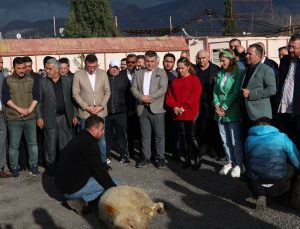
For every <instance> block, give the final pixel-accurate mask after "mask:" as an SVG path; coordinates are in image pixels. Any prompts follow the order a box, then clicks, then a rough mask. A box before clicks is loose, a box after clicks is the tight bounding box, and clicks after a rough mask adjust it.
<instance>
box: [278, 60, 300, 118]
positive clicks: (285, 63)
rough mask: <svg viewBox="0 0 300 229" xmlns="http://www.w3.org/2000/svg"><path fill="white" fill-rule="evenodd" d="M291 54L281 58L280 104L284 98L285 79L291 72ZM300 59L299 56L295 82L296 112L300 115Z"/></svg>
mask: <svg viewBox="0 0 300 229" xmlns="http://www.w3.org/2000/svg"><path fill="white" fill-rule="evenodd" d="M291 59H292V58H291V56H289V55H288V56H284V57H283V58H282V59H281V60H280V66H279V86H278V90H279V95H280V96H279V99H278V105H279V102H280V100H281V98H282V90H283V85H284V81H285V79H286V77H287V74H288V72H289V68H290V63H291ZM299 77H300V59H299V58H297V67H296V72H295V82H294V97H293V98H294V114H295V115H300V78H299Z"/></svg>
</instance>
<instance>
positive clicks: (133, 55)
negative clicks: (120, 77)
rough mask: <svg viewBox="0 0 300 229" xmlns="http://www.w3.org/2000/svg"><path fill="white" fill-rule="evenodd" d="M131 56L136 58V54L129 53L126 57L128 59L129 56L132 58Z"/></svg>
mask: <svg viewBox="0 0 300 229" xmlns="http://www.w3.org/2000/svg"><path fill="white" fill-rule="evenodd" d="M133 57H135V58H138V57H137V55H135V54H133V53H130V54H128V55H127V57H126V59H127V60H128V59H129V58H133Z"/></svg>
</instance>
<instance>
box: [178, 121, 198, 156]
mask: <svg viewBox="0 0 300 229" xmlns="http://www.w3.org/2000/svg"><path fill="white" fill-rule="evenodd" d="M176 129H177V137H178V143H179V150H180V153H182V154H183V156H184V157H185V159H186V160H190V158H191V157H192V158H193V159H195V160H197V158H198V157H200V156H201V155H199V153H200V151H199V141H198V137H197V117H196V118H195V119H194V120H191V121H190V120H184V121H176Z"/></svg>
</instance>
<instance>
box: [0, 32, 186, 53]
mask: <svg viewBox="0 0 300 229" xmlns="http://www.w3.org/2000/svg"><path fill="white" fill-rule="evenodd" d="M188 49H189V46H188V41H187V40H186V39H185V38H183V37H168V36H165V37H112V38H76V39H75V38H74V39H66V38H46V39H20V40H17V39H3V40H0V55H2V56H18V55H22V56H34V55H60V54H77V53H122V52H124V53H130V52H145V51H147V50H154V51H157V52H168V51H184V50H188Z"/></svg>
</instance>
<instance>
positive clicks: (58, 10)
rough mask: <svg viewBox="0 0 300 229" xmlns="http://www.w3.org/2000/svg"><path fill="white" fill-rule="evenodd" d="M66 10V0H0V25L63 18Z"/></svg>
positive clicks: (131, 0)
mask: <svg viewBox="0 0 300 229" xmlns="http://www.w3.org/2000/svg"><path fill="white" fill-rule="evenodd" d="M87 1H88V0H87ZM172 1H174V0H151V1H147V0H142V1H141V0H112V4H115V5H117V4H118V3H120V4H124V3H126V4H136V5H137V6H139V7H140V8H146V7H151V6H154V5H158V4H161V3H168V2H172ZM68 10H69V6H68V0H1V5H0V15H1V20H0V27H2V26H4V25H6V24H8V23H9V22H12V21H14V20H26V21H30V22H33V21H37V20H44V19H50V18H52V16H55V17H57V18H64V17H66V15H67V14H68Z"/></svg>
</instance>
